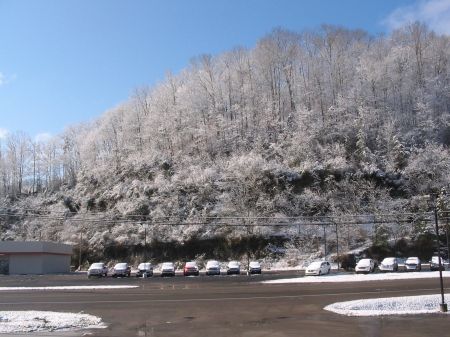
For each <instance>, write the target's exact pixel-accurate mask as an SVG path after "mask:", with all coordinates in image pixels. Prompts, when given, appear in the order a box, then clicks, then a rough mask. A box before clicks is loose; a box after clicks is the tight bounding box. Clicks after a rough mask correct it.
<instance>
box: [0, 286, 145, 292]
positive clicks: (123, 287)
mask: <svg viewBox="0 0 450 337" xmlns="http://www.w3.org/2000/svg"><path fill="white" fill-rule="evenodd" d="M129 288H139V286H127V285H123V286H106V285H98V286H55V287H0V291H17V290H86V289H129Z"/></svg>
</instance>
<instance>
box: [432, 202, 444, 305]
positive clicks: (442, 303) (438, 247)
mask: <svg viewBox="0 0 450 337" xmlns="http://www.w3.org/2000/svg"><path fill="white" fill-rule="evenodd" d="M434 224H435V227H436V242H437V252H438V260H439V279H440V281H441V303H440V305H439V307H440V310H441V312H447V303H445V300H444V281H443V279H442V264H441V245H440V243H439V225H438V212H437V205H436V204H434Z"/></svg>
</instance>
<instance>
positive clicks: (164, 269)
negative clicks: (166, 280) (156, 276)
mask: <svg viewBox="0 0 450 337" xmlns="http://www.w3.org/2000/svg"><path fill="white" fill-rule="evenodd" d="M166 275H169V276H175V265H174V264H173V263H172V262H164V263H163V264H162V266H161V276H166Z"/></svg>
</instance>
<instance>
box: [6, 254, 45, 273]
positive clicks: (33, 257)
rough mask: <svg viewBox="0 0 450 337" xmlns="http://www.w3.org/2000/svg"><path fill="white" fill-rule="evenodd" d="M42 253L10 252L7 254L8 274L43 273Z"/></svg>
mask: <svg viewBox="0 0 450 337" xmlns="http://www.w3.org/2000/svg"><path fill="white" fill-rule="evenodd" d="M43 262H44V261H43V259H42V254H11V255H10V256H9V273H10V274H43V273H44V272H43V270H44V269H43Z"/></svg>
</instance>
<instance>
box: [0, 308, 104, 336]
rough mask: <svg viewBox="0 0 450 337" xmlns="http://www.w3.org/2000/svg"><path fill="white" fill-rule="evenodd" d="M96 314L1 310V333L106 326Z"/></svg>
mask: <svg viewBox="0 0 450 337" xmlns="http://www.w3.org/2000/svg"><path fill="white" fill-rule="evenodd" d="M105 327H106V326H105V325H103V323H102V319H101V318H99V317H96V316H92V315H88V314H83V313H78V314H73V313H67V312H52V311H0V333H13V332H38V331H69V330H76V329H88V328H89V329H90V328H105Z"/></svg>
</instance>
